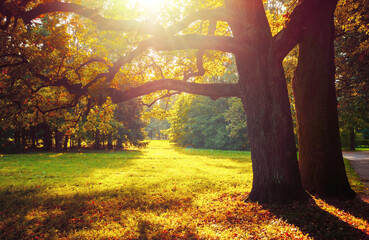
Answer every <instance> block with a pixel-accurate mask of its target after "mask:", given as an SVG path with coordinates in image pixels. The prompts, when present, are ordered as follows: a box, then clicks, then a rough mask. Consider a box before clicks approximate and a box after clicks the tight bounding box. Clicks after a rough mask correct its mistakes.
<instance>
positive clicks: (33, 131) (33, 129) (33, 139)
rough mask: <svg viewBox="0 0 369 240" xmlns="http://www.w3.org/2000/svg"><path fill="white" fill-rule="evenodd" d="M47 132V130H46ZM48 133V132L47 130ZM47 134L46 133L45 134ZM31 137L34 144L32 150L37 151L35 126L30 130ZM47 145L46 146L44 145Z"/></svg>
mask: <svg viewBox="0 0 369 240" xmlns="http://www.w3.org/2000/svg"><path fill="white" fill-rule="evenodd" d="M44 130H45V129H44ZM45 131H46V130H45ZM45 133H46V132H45ZM29 135H30V138H31V142H32V146H31V148H32V149H36V127H35V126H31V127H30V128H29ZM44 145H45V144H44Z"/></svg>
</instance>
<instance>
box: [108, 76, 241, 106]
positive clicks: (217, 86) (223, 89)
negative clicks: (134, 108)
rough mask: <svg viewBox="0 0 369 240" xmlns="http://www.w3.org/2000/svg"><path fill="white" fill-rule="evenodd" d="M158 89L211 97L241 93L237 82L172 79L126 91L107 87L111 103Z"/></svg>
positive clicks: (232, 95) (237, 95)
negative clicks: (198, 81) (200, 81)
mask: <svg viewBox="0 0 369 240" xmlns="http://www.w3.org/2000/svg"><path fill="white" fill-rule="evenodd" d="M160 90H173V91H180V92H187V93H192V94H198V95H204V96H209V97H211V98H213V99H217V98H221V97H239V96H240V95H241V94H240V88H239V87H238V84H221V83H213V84H201V83H193V82H184V81H181V80H174V79H161V80H156V81H153V82H148V83H145V84H143V85H141V86H139V87H134V88H131V89H128V90H126V91H121V90H118V89H114V88H111V89H109V91H110V93H109V96H110V97H111V99H112V101H113V103H119V102H124V101H128V100H130V99H132V98H136V97H139V96H143V95H147V94H150V93H153V92H156V91H160Z"/></svg>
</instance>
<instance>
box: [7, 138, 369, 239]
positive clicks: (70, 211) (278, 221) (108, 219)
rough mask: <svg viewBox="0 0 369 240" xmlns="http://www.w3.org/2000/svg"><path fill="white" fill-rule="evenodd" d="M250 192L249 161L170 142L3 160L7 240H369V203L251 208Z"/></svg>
mask: <svg viewBox="0 0 369 240" xmlns="http://www.w3.org/2000/svg"><path fill="white" fill-rule="evenodd" d="M347 167H349V166H347ZM349 174H350V175H351V174H354V173H353V172H350V171H349ZM353 176H354V175H353ZM351 179H353V180H352V181H356V182H357V185H359V179H355V178H354V177H353V178H351V177H350V180H351ZM251 185H252V169H251V160H250V153H249V152H236V151H215V150H197V149H185V148H178V147H175V146H173V145H171V144H169V143H168V142H167V141H152V142H150V145H149V146H148V148H146V149H142V150H140V151H138V150H132V151H125V152H111V153H108V152H83V153H34V154H16V155H2V156H1V157H0V239H291V238H294V239H312V238H319V239H344V238H346V239H366V238H369V224H368V221H369V216H368V214H367V213H368V212H369V205H368V204H366V203H364V202H361V201H358V200H355V201H349V202H338V201H335V202H329V203H328V202H325V201H323V200H321V199H314V200H312V201H311V202H310V203H308V204H303V205H301V204H294V205H289V206H283V207H279V206H262V205H259V204H257V203H249V202H244V200H245V199H246V198H247V195H248V192H249V191H250V189H251ZM353 186H354V187H356V186H355V184H353ZM359 187H360V186H359ZM360 191H362V190H360Z"/></svg>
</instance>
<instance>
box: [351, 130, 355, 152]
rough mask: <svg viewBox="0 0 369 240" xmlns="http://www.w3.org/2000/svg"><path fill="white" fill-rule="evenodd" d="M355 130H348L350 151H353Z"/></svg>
mask: <svg viewBox="0 0 369 240" xmlns="http://www.w3.org/2000/svg"><path fill="white" fill-rule="evenodd" d="M355 145H356V143H355V129H354V128H350V150H351V151H355V147H356V146H355Z"/></svg>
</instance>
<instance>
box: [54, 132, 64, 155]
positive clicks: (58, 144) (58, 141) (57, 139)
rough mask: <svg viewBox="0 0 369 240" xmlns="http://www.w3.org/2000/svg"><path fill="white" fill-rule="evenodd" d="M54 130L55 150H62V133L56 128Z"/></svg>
mask: <svg viewBox="0 0 369 240" xmlns="http://www.w3.org/2000/svg"><path fill="white" fill-rule="evenodd" d="M54 132H55V149H56V151H61V150H62V134H61V132H59V130H58V129H55V130H54Z"/></svg>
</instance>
